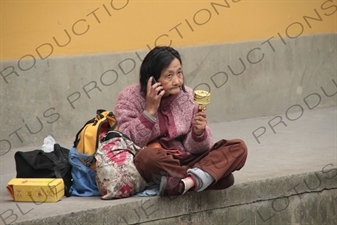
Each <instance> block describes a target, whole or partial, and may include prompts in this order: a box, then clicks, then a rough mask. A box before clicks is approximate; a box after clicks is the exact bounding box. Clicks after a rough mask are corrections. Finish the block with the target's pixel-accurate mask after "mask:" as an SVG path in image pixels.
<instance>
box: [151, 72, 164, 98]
mask: <svg viewBox="0 0 337 225" xmlns="http://www.w3.org/2000/svg"><path fill="white" fill-rule="evenodd" d="M151 77H152V85H154V84H155V83H157V81H156V79H154V77H153V76H151ZM161 91H162V90H160V91H158V93H157V95H159V94H160V92H161Z"/></svg>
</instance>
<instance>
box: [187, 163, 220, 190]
mask: <svg viewBox="0 0 337 225" xmlns="http://www.w3.org/2000/svg"><path fill="white" fill-rule="evenodd" d="M187 173H188V174H191V175H192V176H193V177H194V178H195V180H196V184H197V185H196V188H195V189H194V190H195V191H197V192H200V191H203V190H205V189H206V188H207V187H208V186H209V185H211V184H212V183H213V182H214V178H213V177H212V175H210V174H209V173H207V172H205V171H203V170H201V169H199V168H192V169H188V170H187Z"/></svg>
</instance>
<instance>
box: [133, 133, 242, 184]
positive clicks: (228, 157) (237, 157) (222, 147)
mask: <svg viewBox="0 0 337 225" xmlns="http://www.w3.org/2000/svg"><path fill="white" fill-rule="evenodd" d="M246 159H247V146H246V144H245V143H244V142H243V141H242V140H239V139H233V140H220V141H218V142H217V143H215V144H214V145H213V147H212V148H211V149H210V150H208V151H207V152H205V153H203V154H200V155H188V156H186V157H177V156H175V155H171V154H170V153H168V152H167V151H166V150H165V149H160V148H145V149H143V150H141V151H140V152H139V153H138V154H137V155H136V157H135V159H134V162H135V165H136V168H137V169H138V171H139V173H140V174H141V175H142V177H143V178H144V179H145V180H146V181H147V182H155V183H158V181H160V178H161V176H164V175H167V174H168V175H170V176H172V177H177V178H185V177H186V176H187V170H188V169H190V168H193V167H196V168H199V169H202V170H204V171H206V172H207V173H209V174H211V175H212V176H213V178H214V179H215V183H216V182H217V181H218V180H221V178H224V177H227V176H228V175H229V174H231V173H232V172H234V171H235V170H240V169H241V168H242V167H243V166H244V164H245V162H246Z"/></svg>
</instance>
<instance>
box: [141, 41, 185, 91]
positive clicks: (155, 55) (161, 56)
mask: <svg viewBox="0 0 337 225" xmlns="http://www.w3.org/2000/svg"><path fill="white" fill-rule="evenodd" d="M175 58H176V59H178V60H179V62H180V64H181V65H182V62H181V58H180V54H179V52H178V51H177V50H175V49H173V48H171V47H168V46H156V47H155V48H153V49H152V50H151V51H150V52H149V53H148V54H147V55H146V56H145V58H144V60H143V62H142V65H141V66H140V74H139V75H140V76H139V82H140V91H141V92H144V93H145V94H146V91H147V81H148V80H149V79H150V77H151V76H153V77H154V79H156V80H157V81H158V79H159V77H160V74H161V72H162V71H163V69H165V68H167V67H168V66H169V65H170V64H171V62H172V61H173V60H174V59H175ZM182 90H183V91H184V92H186V90H185V87H184V84H183V85H182Z"/></svg>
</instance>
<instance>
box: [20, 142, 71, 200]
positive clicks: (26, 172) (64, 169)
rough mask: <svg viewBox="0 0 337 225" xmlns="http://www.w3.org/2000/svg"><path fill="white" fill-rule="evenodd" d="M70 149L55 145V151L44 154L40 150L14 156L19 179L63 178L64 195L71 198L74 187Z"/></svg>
mask: <svg viewBox="0 0 337 225" xmlns="http://www.w3.org/2000/svg"><path fill="white" fill-rule="evenodd" d="M68 156H69V149H66V148H63V147H61V146H60V145H59V144H54V151H52V152H48V153H46V152H44V151H42V150H40V149H37V150H33V151H28V152H22V151H17V152H16V153H15V155H14V159H15V164H16V173H17V174H16V177H17V178H62V179H63V181H64V195H65V196H67V197H69V196H70V193H69V190H70V187H71V185H72V177H71V164H70V163H69V160H68Z"/></svg>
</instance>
